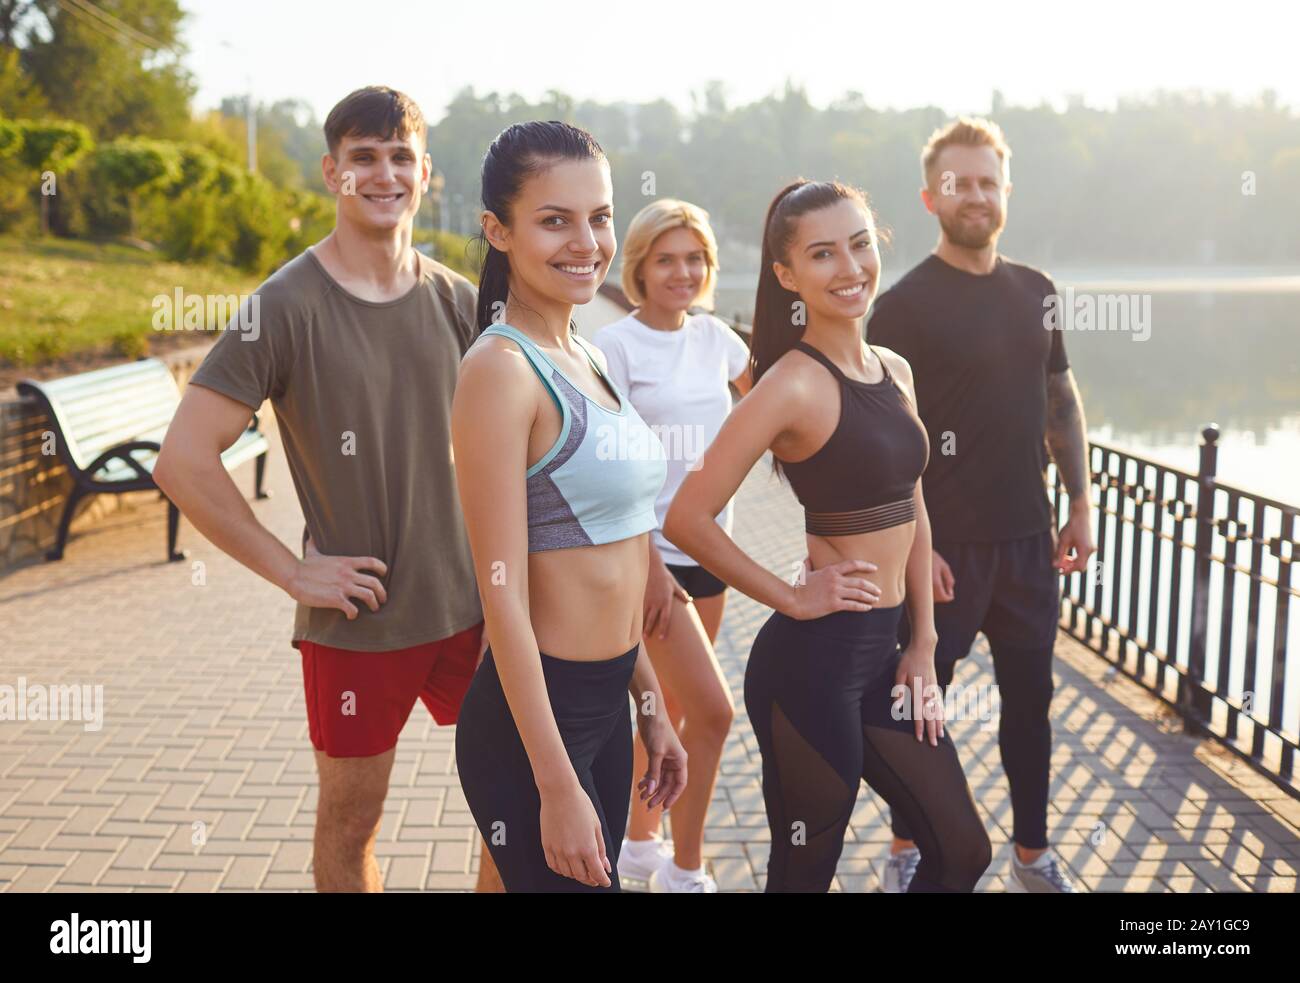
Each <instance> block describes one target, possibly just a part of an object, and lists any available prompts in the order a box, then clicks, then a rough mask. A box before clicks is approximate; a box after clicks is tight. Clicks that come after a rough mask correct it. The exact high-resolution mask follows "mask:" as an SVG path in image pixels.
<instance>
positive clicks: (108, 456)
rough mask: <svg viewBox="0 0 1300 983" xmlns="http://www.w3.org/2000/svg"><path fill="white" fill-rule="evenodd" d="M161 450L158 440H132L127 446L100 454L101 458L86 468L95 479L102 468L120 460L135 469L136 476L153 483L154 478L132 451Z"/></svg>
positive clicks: (110, 449)
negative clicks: (116, 459) (115, 459)
mask: <svg viewBox="0 0 1300 983" xmlns="http://www.w3.org/2000/svg"><path fill="white" fill-rule="evenodd" d="M160 450H162V445H161V444H159V443H158V441H156V440H132V441H130V442H129V443H126V444H118V445H117V446H116V447H110V448H109V449H108V450H106V451H104V453H103V454H100V455H99V457H97V458H95V460H94V461H93V462H91V464H90V465H89V466H88V467H87V468H86V474H87V475H89V476H91V477H93V476H94V475H96V474H98V473H99V470H100V468H102V467H103V466H104V465H106V464H107V463H108V462H109V461H111V460H113V459H114V458H118V459H120V460H122V461H123V462H125V463H126V464H129V465H131V467H132V468H134V469H135V472H136V474H137V475H139V476H140V477H141V478H143V479H145V480H146V481H151V480H152V479H153V476H152V475H150V474H149V472H148V471H146V470H145V469H144V467H143V466H142V465H141V464H140V462H139V461H137V460H136V459H135V458H133V457H132V456H131V451H160Z"/></svg>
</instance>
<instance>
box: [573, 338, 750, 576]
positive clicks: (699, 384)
mask: <svg viewBox="0 0 1300 983" xmlns="http://www.w3.org/2000/svg"><path fill="white" fill-rule="evenodd" d="M592 341H594V342H595V343H596V345H597V347H599V348H600V350H601V351H602V352H604V353H605V360H606V361H607V362H608V363H609V375H610V378H612V379H613V380H614V383H615V385H617V386H618V387H619V389H621V390H622V391H623V393H624V394H625V395H626V396H627V398H628V401H629V402H631V404H632V405H633V406H634V407H635V408H636V411H637V413H639V414H641V418H642V419H643V420H645V422H646V423H647V424H649V425H650V428H651V429H652V430H653V431H654V432H655V433H656V434H658V436H659V440H660V442H661V443H662V444H663V445H664V450H665V452H666V454H667V458H668V477H667V478H666V479H665V481H664V487H663V491H661V492H660V493H659V499H658V501H656V502H655V516H656V517H657V518H658V520H659V525H658V528H656V529H655V530H654V531H653V532H652V533H651V536H652V537H653V538H654V543H655V546H657V547H658V549H659V552H660V553H661V554H663V559H664V562H665V563H671V564H677V565H681V566H698V564H697V563H696V562H695V561H694V560H692V559H691V558H690V557H689V556H687V555H686V554H685V553H683V552H682V551H681V550H679V549H678V548H677V547H676V546H674V545H673V544H672V543H670V542H668V540H666V539H664V537H663V527H664V517H665V516H667V515H668V506H669V505H670V504H671V503H672V500H673V496H674V495H675V494H677V489H678V488H679V487H680V486H681V483H682V482H683V481H684V480H685V478H686V472H687V470H688V469H689V468H690V466H692V465H693V464H694V466H695V467H698V466H699V465H698V464H695V463H694V462H697V461H698V460H699V459H700V458H701V457H703V455H704V451H705V449H706V448H707V447H708V446H709V444H711V443H713V438H714V437H716V436H717V435H718V431H719V430H721V429H722V423H723V421H724V420H725V419H726V418H727V414H729V413H730V412H731V392H730V391H729V390H728V389H727V383H728V382H730V381H731V380H733V379H737V378H739V377H740V376H741V375H742V374H744V371H745V367H746V366H747V365H748V364H749V347H748V346H747V345H746V344H745V342H744V339H742V338H741V337H740V335H738V334H736V332H735V331H733V330H732V329H731V328H730V327H729V326H728V325H727V323H726V322H725V321H722V320H720V319H719V318H716V317H714V316H713V315H712V314H693V315H690V316H688V317H687V318H686V321H685V322H684V323H683V324H682V326H681V327H680V328H678V329H677V330H676V331H660V330H658V329H657V328H652V327H650V326H649V325H648V324H643V323H642V322H641V321H638V320H637V319H636V318H635V317H634V316H632V315H631V314H629V315H628V316H627V317H625V318H623V319H622V320H621V321H615V322H614V323H613V324H607V325H605V327H603V328H600V329H599V330H598V331H597V332H596V333H595V334H594V335H593V336H592ZM716 518H717V521H718V524H719V525H720V526H722V528H723V530H724V531H725V532H726V533H727V535H731V518H732V502H730V501H729V502H727V504H726V506H724V507H723V510H722V512H721V513H719V514H718V516H717V517H716Z"/></svg>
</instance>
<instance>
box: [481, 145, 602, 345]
mask: <svg viewBox="0 0 1300 983" xmlns="http://www.w3.org/2000/svg"><path fill="white" fill-rule="evenodd" d="M605 159H606V158H605V151H603V150H601V148H600V144H598V143H597V142H596V138H595V137H593V136H592V135H591V134H590V133H588V132H587V131H586V130H584V129H581V128H579V127H577V126H571V125H569V124H568V123H561V122H559V121H558V120H547V121H546V122H542V121H541V120H533V121H531V122H528V123H515V124H514V125H512V126H508V127H506V128H505V129H504V130H502V131H501V132H500V133H499V134H498V135H497V138H496V139H495V140H493V141H492V145H491V146H490V147H488V149H487V153H486V154H484V155H483V171H482V189H483V191H482V201H483V210H484V211H488V212H491V213H492V214H493V215H495V216H496V217H497V218H498V219H499V220H500V221H501V222H502V223H503V224H505V225H509V224H510V212H511V208H512V207H513V205H514V203H515V199H517V198H518V197H519V191H520V189H521V188H522V187H523V186H524V181H526V180H527V179H528V178H530V177H532V176H533V175H534V174H539V173H541V172H542V171H543V170H545V169H546V168H547V167H549V166H550V165H552V164H554V163H556V162H557V161H562V160H605ZM473 238H474V239H475V240H477V241H478V242H479V246H480V248H481V249H482V255H483V263H482V266H481V267H480V269H479V281H478V330H479V331H482V330H483V329H484V328H486V327H487V326H488V325H489V324H491V323H492V322H493V321H494V320H501V318H502V317H503V316H504V314H505V308H506V301H507V300H508V299H509V297H510V257H508V256H507V255H506V254H505V253H503V252H501V251H500V250H499V249H495V248H493V246H492V244H491V243H490V242H488V241H487V237H486V236H485V235H484V234H483V233H482V231H479V232H478V233H477V234H476V235H475V236H474V237H473Z"/></svg>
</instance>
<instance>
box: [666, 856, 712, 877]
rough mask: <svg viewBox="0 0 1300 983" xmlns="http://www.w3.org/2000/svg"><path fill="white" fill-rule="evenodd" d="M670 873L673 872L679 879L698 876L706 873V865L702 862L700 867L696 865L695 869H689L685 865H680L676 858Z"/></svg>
mask: <svg viewBox="0 0 1300 983" xmlns="http://www.w3.org/2000/svg"><path fill="white" fill-rule="evenodd" d="M669 873H671V874H672V875H673V876H674V877H675V878H677V879H678V880H681V879H682V878H686V877H698V876H699V875H700V874H703V873H704V865H703V864H701V865H700V866H699V867H696V868H695V869H694V870H687V869H686V868H685V867H678V866H677V861H676V860H674V861H673V862H672V870H671V871H669Z"/></svg>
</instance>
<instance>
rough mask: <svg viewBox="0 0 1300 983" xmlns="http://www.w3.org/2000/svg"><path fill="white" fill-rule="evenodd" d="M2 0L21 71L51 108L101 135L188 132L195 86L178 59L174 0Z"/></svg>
mask: <svg viewBox="0 0 1300 983" xmlns="http://www.w3.org/2000/svg"><path fill="white" fill-rule="evenodd" d="M0 3H3V4H4V5H5V7H6V8H7V9H8V11H9V14H10V18H11V20H12V21H13V22H12V23H11V24H10V27H9V29H8V30H9V33H10V35H11V37H12V41H11V43H13V44H14V45H16V46H17V47H18V48H19V50H20V52H21V62H22V67H23V70H24V72H25V73H26V75H27V77H28V78H29V79H31V81H32V82H33V83H34V85H35V86H36V87H37V88H38V89H39V91H40V93H41V94H42V96H43V98H44V99H45V100H46V102H47V103H48V104H49V107H50V112H52V113H53V114H54V115H56V116H61V117H64V118H66V119H75V120H80V121H82V122H84V123H85V124H86V125H87V126H89V127H90V128H91V129H92V131H93V133H94V135H95V136H96V137H97V138H98V139H101V140H103V139H111V138H112V137H115V136H119V135H126V134H137V135H143V136H153V137H164V138H179V137H183V136H184V135H185V130H186V128H187V127H188V125H189V119H190V100H191V98H193V95H194V92H195V86H194V82H193V80H192V77H191V76H190V73H189V72H188V71H187V70H186V69H185V68H184V66H183V65H182V64H181V58H182V56H183V54H184V51H183V48H182V47H181V44H180V34H181V21H182V19H183V17H184V14H183V12H182V11H181V8H180V4H179V3H178V2H177V0H96V4H95V7H96V8H97V9H98V10H99V11H100V12H101V13H100V14H99V15H96V14H94V13H91V12H88V11H86V10H85V9H84V8H82V7H80V6H77V5H76V4H71V3H67V2H61V0H30V2H28V3H14V2H13V0H0ZM20 8H21V12H20V13H18V14H16V15H15V14H14V11H15V10H18V9H20ZM15 18H16V19H15ZM4 23H5V17H4V11H0V25H3V24H4ZM2 29H3V28H2V27H0V30H2Z"/></svg>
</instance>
